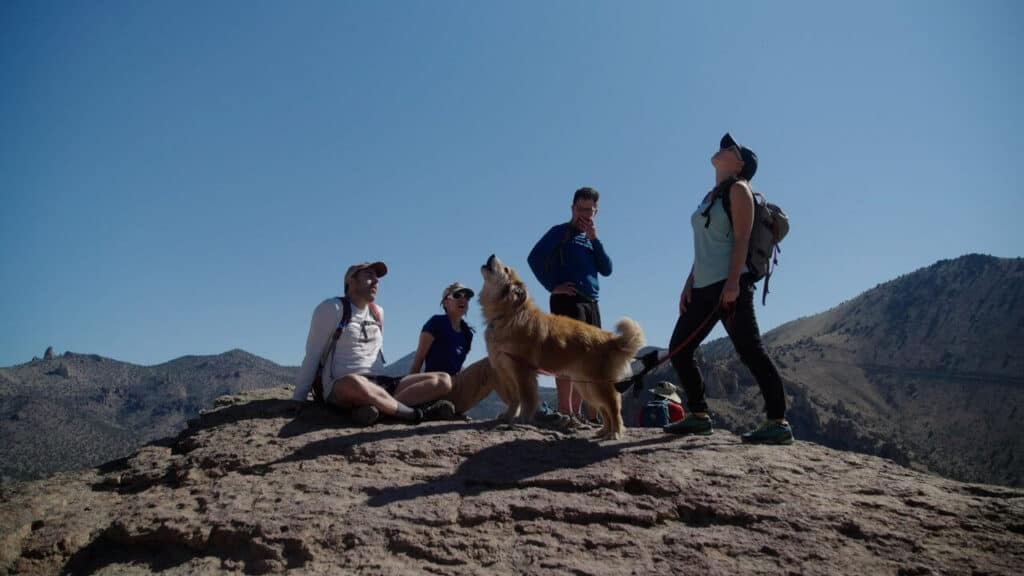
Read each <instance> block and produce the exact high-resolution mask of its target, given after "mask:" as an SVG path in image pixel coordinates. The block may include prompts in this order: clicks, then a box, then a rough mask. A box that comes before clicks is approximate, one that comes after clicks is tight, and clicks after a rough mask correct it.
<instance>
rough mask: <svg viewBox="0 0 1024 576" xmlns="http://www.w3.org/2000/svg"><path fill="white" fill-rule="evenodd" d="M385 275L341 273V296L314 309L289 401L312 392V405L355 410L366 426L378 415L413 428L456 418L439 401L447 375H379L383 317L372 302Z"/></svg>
mask: <svg viewBox="0 0 1024 576" xmlns="http://www.w3.org/2000/svg"><path fill="white" fill-rule="evenodd" d="M387 273H388V267H387V266H386V265H385V264H384V263H383V262H364V263H362V264H355V265H353V266H350V267H349V269H348V271H347V272H345V296H344V297H340V298H329V299H327V300H324V301H323V302H321V303H320V305H319V306H317V307H316V309H315V310H314V311H313V320H312V322H310V325H309V336H307V338H306V357H305V359H303V361H302V367H301V368H300V369H299V373H298V375H297V376H296V378H295V393H294V395H293V396H292V398H293V399H294V400H298V401H304V400H306V398H307V396H308V395H309V392H310V389H311V388H312V389H313V395H314V398H315V399H317V400H322V401H323V402H326V403H330V404H333V405H335V406H339V407H341V408H346V409H353V410H352V418H353V420H354V421H355V422H356V423H357V424H361V425H364V426H368V425H370V424H373V423H374V422H376V421H377V419H378V418H379V417H380V416H381V414H383V415H387V416H392V417H394V418H397V419H399V420H403V421H407V422H411V423H419V422H421V421H423V420H445V419H450V418H452V417H454V415H455V408H454V407H453V406H452V403H451V402H449V401H448V400H438V399H439V398H441V397H442V396H444V395H446V394H448V393H449V392H450V391H451V389H452V380H451V377H450V376H449V375H448V374H445V373H444V372H425V373H422V374H410V375H408V376H406V377H404V378H392V377H389V376H384V375H383V374H381V371H382V370H383V367H384V354H383V348H384V332H383V329H384V322H383V320H384V312H383V310H382V309H381V307H380V306H377V304H376V303H375V300H376V298H377V289H378V287H379V286H380V279H381V277H383V276H384V275H385V274H387ZM332 344H333V346H332ZM321 366H322V368H321ZM318 373H319V374H321V377H320V379H319V380H320V381H319V382H317V381H316V380H317V378H316V375H317V374H318Z"/></svg>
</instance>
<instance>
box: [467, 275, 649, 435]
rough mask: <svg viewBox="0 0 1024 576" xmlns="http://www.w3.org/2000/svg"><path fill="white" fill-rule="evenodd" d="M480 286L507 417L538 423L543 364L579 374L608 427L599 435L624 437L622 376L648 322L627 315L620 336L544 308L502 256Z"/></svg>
mask: <svg viewBox="0 0 1024 576" xmlns="http://www.w3.org/2000/svg"><path fill="white" fill-rule="evenodd" d="M480 273H481V274H482V275H483V277H484V287H483V288H482V289H481V290H480V305H481V306H482V307H483V315H484V321H485V322H486V323H487V329H486V330H485V331H484V339H485V340H486V341H487V355H488V358H489V359H490V362H491V366H492V367H493V369H494V372H495V374H496V376H497V378H495V379H494V380H495V382H494V389H495V391H496V392H497V393H498V396H499V397H500V398H501V399H502V400H503V401H504V402H505V404H507V405H508V410H507V411H506V412H505V414H504V415H503V416H502V417H503V418H504V419H505V421H507V422H512V420H513V419H515V418H516V416H519V415H520V410H522V416H521V417H520V418H521V420H522V421H524V422H530V421H531V419H532V418H533V414H534V412H536V410H537V371H538V370H539V369H543V370H546V371H549V372H552V373H554V374H557V375H559V376H567V377H571V378H572V379H573V386H574V387H575V389H577V390H579V392H580V395H581V396H583V399H584V400H586V401H587V404H589V405H590V406H591V407H592V408H594V409H596V410H597V412H598V414H600V415H601V419H602V420H603V421H604V426H603V427H602V428H601V430H599V431H598V433H597V436H596V438H597V439H598V440H600V439H606V438H611V439H616V438H619V437H620V436H621V435H622V429H623V424H622V413H621V411H622V397H621V396H619V393H618V392H616V391H615V387H614V384H615V382H616V381H619V380H622V379H624V378H627V377H628V376H629V374H630V370H629V363H630V360H631V359H632V358H633V355H634V354H636V352H637V350H639V349H640V347H641V346H643V344H644V334H643V331H642V330H641V329H640V325H639V324H637V323H636V322H635V321H633V320H631V319H629V318H623V319H622V320H619V323H618V325H616V329H617V330H618V331H619V334H617V335H616V334H612V333H611V332H606V331H604V330H601V329H600V328H596V327H594V326H590V325H589V324H586V323H583V322H580V321H578V320H575V319H572V318H568V317H565V316H555V315H553V314H548V313H547V312H543V311H541V310H540V309H539V308H537V306H536V304H534V303H533V299H532V298H530V296H529V294H527V293H526V286H525V285H524V284H523V282H522V281H521V280H520V279H519V275H518V274H516V271H515V270H513V269H512V268H509V267H508V266H505V265H504V264H503V263H502V262H501V260H500V259H499V258H498V257H497V256H494V255H491V257H490V258H488V259H487V263H486V264H484V265H483V266H481V267H480Z"/></svg>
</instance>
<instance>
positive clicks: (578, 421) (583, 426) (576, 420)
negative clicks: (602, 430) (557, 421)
mask: <svg viewBox="0 0 1024 576" xmlns="http://www.w3.org/2000/svg"><path fill="white" fill-rule="evenodd" d="M569 418H570V419H571V420H572V423H573V424H574V425H575V427H576V429H577V430H593V429H594V428H596V426H594V424H593V423H592V422H591V421H590V420H588V419H587V417H586V416H584V415H582V414H570V415H569Z"/></svg>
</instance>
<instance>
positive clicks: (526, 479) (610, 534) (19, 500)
mask: <svg viewBox="0 0 1024 576" xmlns="http://www.w3.org/2000/svg"><path fill="white" fill-rule="evenodd" d="M289 397H290V391H289V390H288V389H287V388H279V389H269V390H261V391H253V392H247V393H245V394H243V395H239V396H229V397H225V398H222V399H219V400H218V406H219V407H218V408H217V409H216V410H213V411H210V412H207V413H205V414H203V415H202V416H201V417H200V418H199V419H197V420H196V421H194V422H192V423H191V426H190V428H189V429H188V430H186V431H185V432H183V433H182V434H180V435H179V436H178V437H176V438H172V439H168V440H166V441H164V442H159V443H154V444H150V445H147V446H145V447H143V448H142V449H140V450H139V451H138V452H136V453H135V454H133V455H132V456H129V457H127V458H124V459H121V460H117V461H114V462H111V463H108V464H106V465H104V466H102V467H100V468H98V469H95V470H89V471H84V472H66V473H60V474H57V475H55V476H53V477H51V478H49V479H46V480H41V481H37V482H32V483H16V484H12V485H9V486H5V487H3V488H2V489H0V571H7V572H8V573H17V574H58V573H60V574H63V573H69V574H93V573H98V574H138V573H148V572H157V571H166V572H167V573H171V574H196V573H222V572H241V573H252V574H259V573H274V572H282V571H286V570H289V569H295V570H301V572H303V573H310V574H337V573H367V574H419V573H431V574H609V575H612V574H614V575H620V574H681V573H694V574H780V573H794V574H852V573H857V574H972V573H974V574H1020V573H1022V571H1024V491H1021V490H1016V489H1012V488H1003V487H997V486H989V485H981V484H963V483H959V482H956V481H952V480H946V479H942V478H939V477H936V476H930V475H926V474H922V473H920V472H916V471H913V470H909V469H906V468H903V467H900V466H898V465H896V464H894V463H892V462H889V461H886V460H882V459H879V458H876V457H872V456H865V455H860V454H853V453H848V452H839V451H836V450H832V449H829V448H825V447H822V446H819V445H816V444H811V443H807V442H797V443H796V444H794V445H792V446H788V447H760V446H745V445H743V444H741V443H740V442H739V439H738V437H736V436H734V435H733V434H731V433H728V432H722V431H718V432H716V433H715V434H714V435H712V436H709V437H700V438H676V437H672V436H668V435H665V434H663V433H661V432H660V431H658V430H642V429H632V430H628V433H627V437H626V439H624V440H622V441H618V442H608V443H603V444H597V443H593V442H591V441H590V440H589V439H588V438H586V437H584V436H567V435H564V434H562V433H559V432H555V431H551V430H545V429H542V428H535V427H532V426H515V427H503V426H497V425H496V424H495V423H494V422H492V421H473V422H437V423H428V424H423V425H420V426H406V425H401V424H378V425H375V426H372V427H369V428H362V429H360V428H355V427H351V426H350V425H349V424H348V423H347V422H346V421H345V419H344V417H342V416H340V415H339V414H337V413H333V412H330V411H327V410H323V409H321V408H318V407H310V406H307V407H305V408H303V409H302V410H299V408H298V405H296V404H295V403H292V402H290V401H288V400H287V398H289Z"/></svg>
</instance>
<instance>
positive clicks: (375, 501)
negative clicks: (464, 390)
mask: <svg viewBox="0 0 1024 576" xmlns="http://www.w3.org/2000/svg"><path fill="white" fill-rule="evenodd" d="M673 439H674V437H671V436H668V435H666V436H665V437H655V438H648V439H645V440H640V441H637V442H628V443H627V442H623V443H615V444H611V443H605V444H598V443H596V442H593V441H591V440H588V439H584V438H565V439H554V440H541V439H527V438H523V439H518V440H512V441H510V442H503V443H501V444H497V445H494V446H490V447H487V448H484V449H483V450H480V451H479V452H476V453H474V454H472V455H471V456H469V457H468V458H467V459H466V460H465V461H464V462H463V463H462V464H461V465H459V467H458V468H457V469H456V470H455V472H454V473H452V474H451V475H450V476H445V477H441V478H436V479H432V480H430V481H426V482H422V483H419V484H412V485H409V486H398V487H395V488H385V489H376V488H371V489H369V490H368V493H369V496H370V499H369V501H368V502H367V503H368V504H369V505H370V506H375V507H376V506H386V505H388V504H391V503H394V502H400V501H403V500H414V499H416V498H419V497H421V496H433V495H436V494H444V493H448V492H455V493H458V494H460V495H462V496H476V495H479V494H481V493H483V492H488V491H493V490H511V489H516V488H523V487H526V486H527V485H533V484H535V483H531V482H529V480H530V479H531V478H536V477H537V476H541V475H543V474H546V473H548V472H553V471H555V470H568V469H579V468H585V467H587V466H590V465H591V464H595V463H597V462H601V461H603V460H607V459H609V458H614V457H616V456H618V455H619V454H620V453H621V452H622V451H623V450H626V449H628V448H635V447H639V446H651V445H655V444H661V443H664V442H667V441H671V440H673ZM536 484H537V485H540V484H543V485H544V486H545V487H546V488H548V489H556V490H558V489H562V490H565V491H570V492H572V491H586V490H587V489H589V488H577V487H575V486H570V484H572V482H569V483H566V482H565V481H562V480H553V481H551V482H543V483H536Z"/></svg>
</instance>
